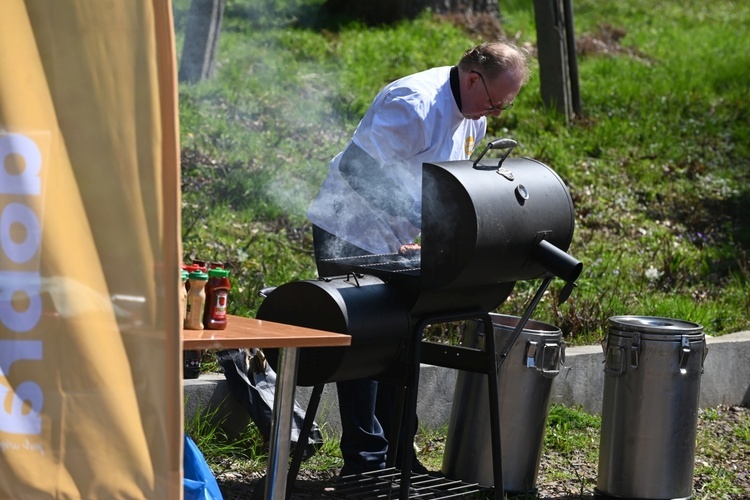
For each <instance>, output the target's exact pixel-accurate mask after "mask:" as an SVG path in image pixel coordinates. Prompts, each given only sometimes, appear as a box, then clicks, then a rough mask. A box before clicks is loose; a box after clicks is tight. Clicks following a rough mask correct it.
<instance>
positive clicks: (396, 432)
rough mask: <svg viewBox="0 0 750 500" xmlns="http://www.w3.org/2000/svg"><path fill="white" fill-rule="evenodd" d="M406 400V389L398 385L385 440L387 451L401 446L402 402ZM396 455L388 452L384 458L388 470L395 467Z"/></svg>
mask: <svg viewBox="0 0 750 500" xmlns="http://www.w3.org/2000/svg"><path fill="white" fill-rule="evenodd" d="M405 399H406V387H404V386H403V385H401V384H399V385H398V388H397V389H396V402H395V406H394V408H393V420H392V421H391V432H390V434H389V435H388V436H386V438H388V450H398V447H399V446H401V424H402V423H403V421H404V407H405V404H404V400H405ZM396 455H397V453H394V452H393V451H389V453H388V455H387V456H386V460H385V466H386V468H388V469H392V468H394V467H395V466H396Z"/></svg>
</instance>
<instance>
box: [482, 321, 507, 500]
mask: <svg viewBox="0 0 750 500" xmlns="http://www.w3.org/2000/svg"><path fill="white" fill-rule="evenodd" d="M482 321H483V323H484V331H485V332H489V333H485V335H484V338H485V343H484V350H485V353H486V355H487V382H488V383H487V387H488V388H489V397H490V428H491V429H492V431H491V432H490V435H491V439H492V473H493V480H494V482H495V498H496V499H499V500H502V499H503V498H505V486H504V485H503V456H502V455H503V454H502V446H501V442H500V396H499V393H498V389H499V385H500V384H499V381H498V378H499V376H500V374H499V372H498V364H497V355H496V352H497V349H496V348H495V327H494V325H493V324H492V318H491V317H490V316H489V315H485V316H484V317H483V318H482Z"/></svg>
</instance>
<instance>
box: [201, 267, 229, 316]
mask: <svg viewBox="0 0 750 500" xmlns="http://www.w3.org/2000/svg"><path fill="white" fill-rule="evenodd" d="M230 288H231V284H230V283H229V270H228V269H221V268H214V269H209V270H208V283H207V284H206V307H205V309H204V312H203V327H204V328H207V329H209V330H224V329H225V328H226V327H227V303H228V302H229V290H230Z"/></svg>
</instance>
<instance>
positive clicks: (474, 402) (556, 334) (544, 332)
mask: <svg viewBox="0 0 750 500" xmlns="http://www.w3.org/2000/svg"><path fill="white" fill-rule="evenodd" d="M490 316H491V317H492V323H493V325H494V329H495V342H496V345H497V347H498V349H500V348H502V346H504V345H505V342H506V341H507V340H508V339H509V338H510V337H511V336H512V334H513V331H514V329H515V327H516V326H517V325H518V322H519V320H520V318H518V317H516V316H507V315H501V314H490ZM483 337H484V332H483V331H482V328H481V327H480V325H479V323H468V324H467V327H466V328H465V330H464V337H463V344H464V345H466V346H468V347H483V345H482V343H483V342H482V339H483ZM563 356H564V343H563V341H562V332H561V331H560V329H559V328H557V327H556V326H553V325H549V324H547V323H542V322H540V321H534V320H529V321H528V322H527V323H526V325H525V326H524V329H523V330H522V331H521V335H520V336H519V337H518V339H517V340H516V342H515V344H514V345H513V347H512V348H511V350H510V351H509V352H508V356H507V358H506V359H505V361H504V362H503V364H502V366H501V367H500V372H499V375H498V377H499V378H498V382H499V386H498V392H499V399H500V441H501V446H502V450H501V451H502V454H501V456H502V472H503V487H504V489H505V492H506V493H530V492H534V491H536V481H537V475H538V472H539V462H540V460H541V453H542V443H543V441H544V430H545V426H546V422H547V413H548V411H549V405H550V397H551V389H552V379H553V378H554V377H555V376H556V375H557V374H558V373H559V371H560V363H561V362H562V359H563ZM488 390H489V389H488V387H487V377H486V375H484V374H478V373H471V372H466V371H460V372H459V373H458V377H457V379H456V389H455V393H454V396H453V406H452V407H451V418H450V423H449V424H448V435H447V438H446V442H445V453H444V455H443V467H442V472H443V473H444V474H445V475H446V477H448V478H452V479H461V480H464V481H467V482H470V483H479V484H481V485H484V486H494V477H493V470H492V467H493V461H492V447H491V442H490V439H489V436H490V429H491V427H490V411H489V396H488Z"/></svg>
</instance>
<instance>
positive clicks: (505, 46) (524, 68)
mask: <svg viewBox="0 0 750 500" xmlns="http://www.w3.org/2000/svg"><path fill="white" fill-rule="evenodd" d="M458 69H460V70H461V71H462V72H470V71H478V72H480V73H482V74H483V75H484V76H485V77H486V78H489V79H494V78H496V77H497V76H498V75H500V74H501V73H504V72H506V71H513V72H517V73H518V74H519V75H521V77H522V79H521V81H522V82H524V83H526V81H527V80H528V78H529V56H528V52H527V51H526V50H524V49H522V48H519V47H518V46H517V45H516V44H515V43H513V42H511V41H510V40H508V39H507V38H501V39H498V40H495V41H492V42H486V43H483V44H481V45H477V46H476V47H474V48H473V49H469V50H467V51H466V52H465V53H464V55H463V56H462V57H461V60H460V61H459V62H458Z"/></svg>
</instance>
